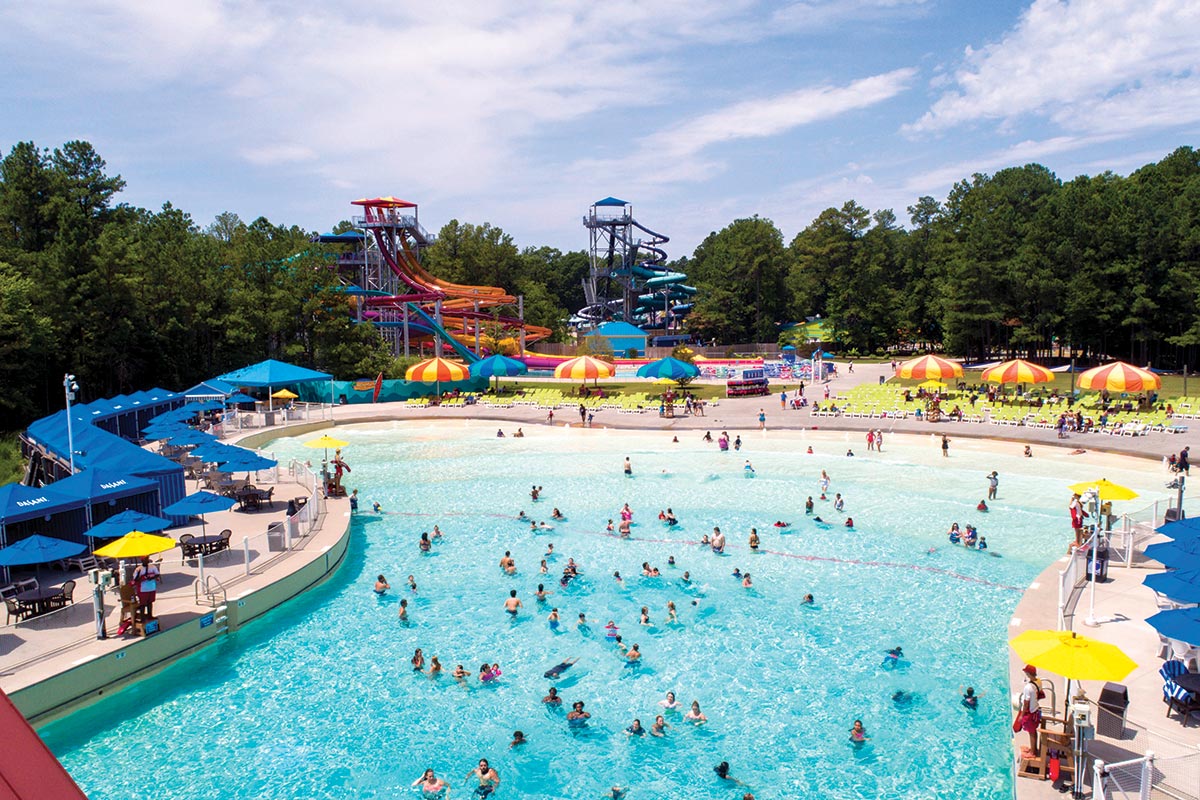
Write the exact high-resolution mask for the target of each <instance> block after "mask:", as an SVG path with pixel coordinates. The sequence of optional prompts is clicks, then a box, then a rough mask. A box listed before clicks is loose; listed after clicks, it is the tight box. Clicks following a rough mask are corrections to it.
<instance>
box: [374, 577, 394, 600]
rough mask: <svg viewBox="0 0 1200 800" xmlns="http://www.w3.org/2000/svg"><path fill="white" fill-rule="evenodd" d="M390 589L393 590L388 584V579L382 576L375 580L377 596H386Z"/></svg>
mask: <svg viewBox="0 0 1200 800" xmlns="http://www.w3.org/2000/svg"><path fill="white" fill-rule="evenodd" d="M390 588H392V587H391V585H390V584H389V583H388V582H387V578H385V577H383V576H382V575H380V576H379V577H378V578H376V579H375V594H378V595H382V594H385V593H386V592H387V590H388V589H390Z"/></svg>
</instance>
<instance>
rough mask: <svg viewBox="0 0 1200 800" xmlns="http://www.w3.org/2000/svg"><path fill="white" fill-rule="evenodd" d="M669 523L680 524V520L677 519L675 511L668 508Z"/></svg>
mask: <svg viewBox="0 0 1200 800" xmlns="http://www.w3.org/2000/svg"><path fill="white" fill-rule="evenodd" d="M667 524H668V525H678V524H679V520H677V519H675V512H674V511H672V510H671V509H669V508H668V509H667Z"/></svg>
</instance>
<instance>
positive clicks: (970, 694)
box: [962, 686, 979, 711]
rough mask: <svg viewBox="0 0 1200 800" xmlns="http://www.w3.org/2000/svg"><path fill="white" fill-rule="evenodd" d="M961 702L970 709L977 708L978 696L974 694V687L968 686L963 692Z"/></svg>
mask: <svg viewBox="0 0 1200 800" xmlns="http://www.w3.org/2000/svg"><path fill="white" fill-rule="evenodd" d="M962 704H963V705H964V706H965V707H966V708H969V709H971V710H972V711H974V710H975V709H977V708H979V697H978V695H976V694H975V689H974V687H971V686H968V687H967V691H965V692H963V696H962Z"/></svg>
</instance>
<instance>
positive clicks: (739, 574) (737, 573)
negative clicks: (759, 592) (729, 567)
mask: <svg viewBox="0 0 1200 800" xmlns="http://www.w3.org/2000/svg"><path fill="white" fill-rule="evenodd" d="M733 577H735V578H737V579H738V580H741V578H742V571H741V570H740V569H738V568H737V567H734V568H733Z"/></svg>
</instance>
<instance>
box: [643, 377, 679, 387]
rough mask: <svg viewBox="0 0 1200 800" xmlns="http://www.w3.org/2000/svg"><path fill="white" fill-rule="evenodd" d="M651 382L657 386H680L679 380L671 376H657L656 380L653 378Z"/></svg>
mask: <svg viewBox="0 0 1200 800" xmlns="http://www.w3.org/2000/svg"><path fill="white" fill-rule="evenodd" d="M650 382H651V383H653V384H655V385H657V386H678V385H679V381H676V380H672V379H671V378H655V379H654V380H652V381H650Z"/></svg>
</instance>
